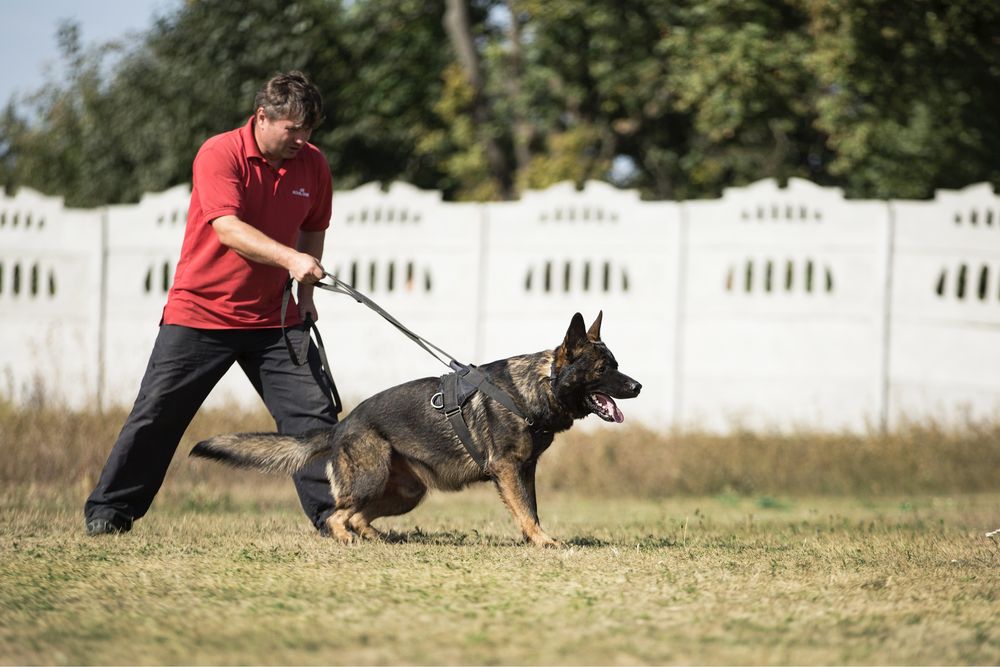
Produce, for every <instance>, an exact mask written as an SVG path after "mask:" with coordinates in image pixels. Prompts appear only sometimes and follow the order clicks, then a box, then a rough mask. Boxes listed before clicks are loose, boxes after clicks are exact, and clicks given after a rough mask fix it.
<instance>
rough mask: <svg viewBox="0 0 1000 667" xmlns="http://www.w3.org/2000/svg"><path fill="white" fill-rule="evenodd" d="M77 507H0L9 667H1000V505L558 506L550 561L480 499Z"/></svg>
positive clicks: (225, 499) (273, 484)
mask: <svg viewBox="0 0 1000 667" xmlns="http://www.w3.org/2000/svg"><path fill="white" fill-rule="evenodd" d="M81 491H82V487H77V488H75V487H73V486H72V485H69V486H66V485H64V486H59V487H56V486H39V485H31V484H24V483H22V484H15V485H10V486H7V487H6V488H5V489H4V491H3V492H0V515H2V516H0V662H3V663H5V664H12V663H24V664H108V663H112V664H120V663H130V664H131V663H135V664H158V663H194V664H241V663H252V664H286V663H297V664H322V663H325V664H399V663H405V664H640V663H641V664H650V663H687V664H690V663H712V664H745V663H754V664H831V663H837V664H840V663H843V664H997V663H998V662H1000V629H998V628H1000V579H998V576H997V574H998V571H1000V545H998V544H997V543H996V542H995V541H993V540H991V539H989V538H987V537H986V536H985V533H986V532H987V531H990V530H993V529H995V528H998V527H1000V495H998V494H972V495H949V496H944V497H935V496H927V495H920V496H904V497H884V496H883V497H871V498H868V499H853V498H849V497H784V496H740V495H736V494H733V493H726V494H720V495H715V496H710V497H684V498H673V499H640V498H625V497H620V496H619V497H612V498H607V497H603V496H601V495H590V494H588V495H575V494H569V493H565V492H555V491H548V492H546V493H543V494H542V496H541V497H540V511H541V514H542V520H543V525H544V526H545V527H546V529H547V530H548V531H549V532H550V533H551V534H553V535H554V536H556V537H558V538H560V539H562V540H563V541H564V543H565V546H564V547H563V548H561V549H552V550H538V549H534V548H530V547H526V546H523V545H522V544H521V541H520V539H519V536H518V535H517V534H516V530H515V528H514V523H513V521H512V520H511V519H510V518H509V516H508V515H507V512H506V510H505V509H504V508H503V506H502V505H501V503H500V501H499V500H498V499H497V498H496V497H495V494H494V493H493V492H492V491H491V490H490V489H489V488H488V487H479V488H475V489H472V490H468V491H465V492H462V493H459V494H440V493H439V494H434V495H432V496H431V497H430V498H429V500H428V502H426V503H425V504H424V505H422V506H421V507H419V508H418V509H417V510H415V511H414V512H412V513H411V514H409V515H407V516H405V517H399V518H396V519H393V520H388V521H383V524H382V525H383V527H384V528H389V529H390V530H391V531H392V533H391V534H392V537H393V539H394V541H393V542H390V543H365V544H361V545H355V546H342V545H339V544H337V543H334V542H333V541H331V540H325V539H321V538H319V537H317V536H315V535H314V533H313V531H311V529H310V528H309V527H308V526H307V525H306V522H305V520H304V519H303V518H302V517H301V513H300V511H299V510H298V508H297V506H296V502H295V499H294V493H293V492H292V490H291V485H290V484H289V483H286V482H285V481H283V480H272V479H270V478H264V477H260V476H257V475H255V474H253V473H238V474H236V475H234V477H233V481H232V482H231V483H230V484H229V485H227V486H224V487H222V488H220V487H219V486H218V485H208V484H200V483H193V484H188V483H186V482H181V483H177V484H174V485H173V486H172V487H171V486H168V487H167V488H165V489H164V491H163V492H162V493H161V495H160V497H159V498H158V499H157V502H156V504H155V505H154V508H153V511H151V513H150V514H149V516H147V517H146V518H145V519H143V520H142V521H140V522H138V523H137V524H136V527H135V530H134V531H133V532H132V533H130V534H127V535H123V536H115V537H105V538H87V537H85V536H84V535H83V531H82V518H81V516H80V506H81V504H82V498H83V495H85V491H83V492H82V493H81Z"/></svg>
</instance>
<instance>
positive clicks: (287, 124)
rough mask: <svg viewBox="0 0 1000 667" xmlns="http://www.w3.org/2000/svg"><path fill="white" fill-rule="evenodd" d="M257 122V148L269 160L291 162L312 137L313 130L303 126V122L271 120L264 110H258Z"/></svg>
mask: <svg viewBox="0 0 1000 667" xmlns="http://www.w3.org/2000/svg"><path fill="white" fill-rule="evenodd" d="M256 121H257V122H256V132H255V137H256V139H257V148H259V149H260V152H261V154H262V155H263V156H264V157H265V158H267V159H268V160H290V159H291V158H293V157H295V156H296V155H297V154H298V152H299V149H301V148H302V147H303V146H305V145H306V142H307V141H309V137H310V135H312V128H311V127H307V126H305V125H303V122H302V121H301V120H298V119H293V118H279V119H276V120H271V119H270V118H268V117H267V114H266V113H264V109H263V108H260V109H257V114H256Z"/></svg>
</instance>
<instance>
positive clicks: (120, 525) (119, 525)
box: [87, 517, 132, 537]
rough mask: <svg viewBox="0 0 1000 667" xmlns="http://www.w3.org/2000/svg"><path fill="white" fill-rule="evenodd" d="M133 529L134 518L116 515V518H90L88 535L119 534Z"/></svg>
mask: <svg viewBox="0 0 1000 667" xmlns="http://www.w3.org/2000/svg"><path fill="white" fill-rule="evenodd" d="M130 530H132V519H126V518H124V517H115V518H114V519H104V518H98V519H89V520H88V521H87V535H90V536H91V537H93V536H95V535H117V534H118V533H127V532H128V531H130Z"/></svg>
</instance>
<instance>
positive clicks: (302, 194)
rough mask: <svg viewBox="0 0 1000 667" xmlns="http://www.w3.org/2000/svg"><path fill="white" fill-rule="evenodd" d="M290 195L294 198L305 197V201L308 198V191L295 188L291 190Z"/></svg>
mask: <svg viewBox="0 0 1000 667" xmlns="http://www.w3.org/2000/svg"><path fill="white" fill-rule="evenodd" d="M292 194H293V195H295V196H296V197H305V198H306V199H308V198H309V191H308V190H306V189H305V188H295V189H294V190H292Z"/></svg>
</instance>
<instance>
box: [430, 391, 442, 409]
mask: <svg viewBox="0 0 1000 667" xmlns="http://www.w3.org/2000/svg"><path fill="white" fill-rule="evenodd" d="M436 399H440V401H441V405H438V404H437V403H435V402H434V401H435V400H436ZM431 407H432V408H434V409H435V410H444V394H443V393H441V392H440V391H439V392H438V393H436V394H434V395H433V396H431Z"/></svg>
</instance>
